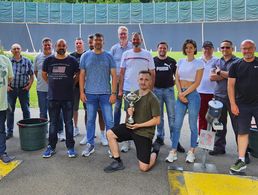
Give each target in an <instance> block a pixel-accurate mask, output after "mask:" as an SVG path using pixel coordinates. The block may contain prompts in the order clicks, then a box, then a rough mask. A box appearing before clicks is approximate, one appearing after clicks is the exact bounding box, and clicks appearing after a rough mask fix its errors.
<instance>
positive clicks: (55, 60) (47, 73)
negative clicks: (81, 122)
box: [42, 39, 79, 158]
mask: <svg viewBox="0 0 258 195" xmlns="http://www.w3.org/2000/svg"><path fill="white" fill-rule="evenodd" d="M55 51H56V52H55V54H54V55H51V56H49V57H48V58H46V59H45V61H44V62H43V68H42V78H43V79H44V80H45V81H46V82H47V83H48V100H49V104H48V110H49V118H50V126H49V144H48V146H47V149H46V151H45V152H44V153H43V155H42V156H43V158H49V157H51V156H52V155H53V154H55V148H56V144H57V132H58V117H56V116H59V115H60V112H61V110H62V113H63V118H64V123H65V134H66V147H67V149H68V150H67V154H68V157H69V158H74V157H76V155H77V153H76V151H75V150H74V139H73V131H74V129H73V120H72V118H73V86H74V82H75V80H76V77H77V76H78V73H79V64H78V62H77V60H76V59H75V58H74V57H72V56H70V55H68V54H67V53H66V51H67V43H66V41H65V40H64V39H59V40H58V41H57V42H56V44H55Z"/></svg>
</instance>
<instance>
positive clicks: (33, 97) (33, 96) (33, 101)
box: [17, 52, 258, 108]
mask: <svg viewBox="0 0 258 195" xmlns="http://www.w3.org/2000/svg"><path fill="white" fill-rule="evenodd" d="M22 55H24V56H26V57H28V58H29V59H30V60H32V61H33V60H34V58H35V56H36V54H25V53H23V54H22ZM152 55H153V56H156V55H157V52H152ZM168 55H169V56H170V57H172V58H174V59H175V60H179V59H181V58H185V56H184V55H183V53H182V52H169V53H168ZM201 55H202V52H198V53H197V55H196V58H198V57H200V56H201ZM234 55H236V56H237V57H240V58H241V57H242V54H241V53H240V52H236V53H234ZM214 56H217V57H221V53H220V52H215V53H214ZM256 56H258V52H256ZM36 84H37V81H36V79H35V80H34V82H33V85H32V87H31V89H30V107H32V108H37V107H38V97H37V90H36ZM17 107H20V104H19V102H18V101H17ZM80 108H83V106H82V103H80Z"/></svg>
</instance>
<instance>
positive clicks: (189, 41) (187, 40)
mask: <svg viewBox="0 0 258 195" xmlns="http://www.w3.org/2000/svg"><path fill="white" fill-rule="evenodd" d="M187 44H192V45H193V46H194V49H195V51H194V55H195V54H197V44H196V42H195V41H194V40H192V39H186V40H185V42H184V44H183V47H182V51H183V54H184V55H186V52H185V49H186V45H187Z"/></svg>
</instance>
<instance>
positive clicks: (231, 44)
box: [220, 39, 233, 47]
mask: <svg viewBox="0 0 258 195" xmlns="http://www.w3.org/2000/svg"><path fill="white" fill-rule="evenodd" d="M221 43H229V44H230V46H231V47H233V43H232V41H230V40H227V39H226V40H223V41H221V42H220V44H221Z"/></svg>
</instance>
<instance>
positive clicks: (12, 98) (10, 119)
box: [7, 88, 30, 133]
mask: <svg viewBox="0 0 258 195" xmlns="http://www.w3.org/2000/svg"><path fill="white" fill-rule="evenodd" d="M17 98H18V99H19V101H20V104H21V109H22V113H23V119H26V118H30V110H29V106H30V96H29V91H26V90H23V89H22V88H13V90H12V91H9V92H8V103H9V104H10V107H11V110H9V109H8V112H7V133H13V124H14V111H15V104H16V99H17Z"/></svg>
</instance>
